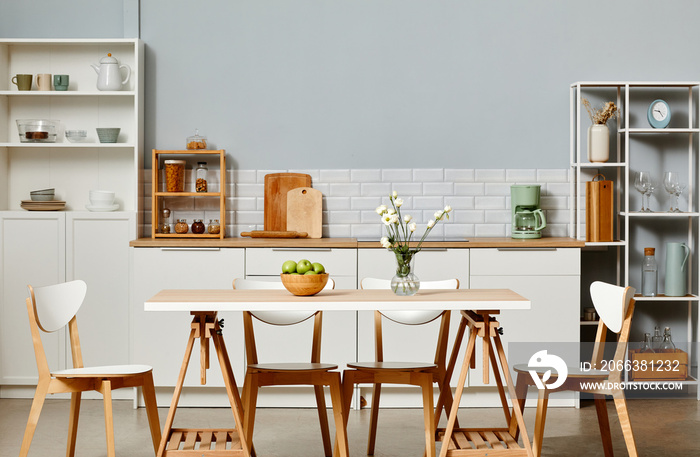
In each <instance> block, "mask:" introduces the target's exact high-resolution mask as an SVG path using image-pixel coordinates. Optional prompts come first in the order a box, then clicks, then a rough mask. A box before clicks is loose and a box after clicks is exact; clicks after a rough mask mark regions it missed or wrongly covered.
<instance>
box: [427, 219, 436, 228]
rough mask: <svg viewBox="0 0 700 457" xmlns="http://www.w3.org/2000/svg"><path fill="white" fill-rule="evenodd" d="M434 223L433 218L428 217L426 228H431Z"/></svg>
mask: <svg viewBox="0 0 700 457" xmlns="http://www.w3.org/2000/svg"><path fill="white" fill-rule="evenodd" d="M434 225H435V219H430V220H429V221H428V228H433V226H434Z"/></svg>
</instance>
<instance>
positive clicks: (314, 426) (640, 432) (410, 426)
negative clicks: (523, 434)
mask: <svg viewBox="0 0 700 457" xmlns="http://www.w3.org/2000/svg"><path fill="white" fill-rule="evenodd" d="M628 403H629V409H630V417H631V420H632V426H633V428H634V433H635V438H636V441H637V448H638V451H639V455H640V456H641V457H644V456H647V457H661V456H671V455H673V456H680V457H685V456H698V455H700V402H698V401H695V400H629V401H628ZM30 405H31V400H16V399H3V400H0V457H10V456H17V455H19V448H20V444H21V441H22V435H23V433H24V427H25V425H26V420H27V416H28V414H29V408H30ZM68 409H69V402H68V401H67V400H47V402H46V404H45V405H44V409H43V411H42V416H41V418H40V420H39V425H38V427H37V431H36V434H35V435H34V440H33V442H32V447H31V449H30V452H29V456H30V457H31V456H35V457H38V456H41V457H53V456H56V457H59V456H64V455H65V452H66V451H65V443H66V434H67V429H68V427H67V418H68ZM608 409H609V412H610V414H609V416H610V422H611V428H612V434H613V442H614V446H615V453H616V455H618V456H625V455H627V452H626V448H625V444H624V441H623V439H622V436H621V433H620V428H619V423H618V422H617V415H616V414H615V411H614V407H613V404H612V402H608ZM167 412H168V411H167V409H166V408H160V409H159V413H160V420H161V425H162V424H163V422H164V421H165V417H166V415H167ZM502 417H503V416H502V412H501V411H500V410H498V409H490V408H489V409H462V410H460V421H461V423H462V426H463V427H469V426H475V425H478V424H481V425H484V424H485V425H490V426H500V425H501V423H502ZM443 420H444V419H443ZM525 420H526V423H527V425H528V426H530V427H532V425H531V424H532V423H533V421H534V409H531V408H527V409H526V413H525ZM368 421H369V412H368V410H362V411H352V412H351V414H350V420H349V423H348V434H349V437H350V452H351V455H352V456H357V457H360V456H364V455H365V446H366V443H367V435H366V434H367V427H368ZM232 423H233V418H232V415H231V412H230V411H229V410H228V409H226V408H179V409H178V412H177V415H176V417H175V426H181V427H190V426H196V427H202V428H207V427H216V426H221V425H222V424H223V425H226V424H232ZM114 424H115V435H116V438H115V440H116V448H117V455H118V456H129V457H141V456H143V457H150V456H153V448H152V444H151V442H150V436H149V433H148V421H147V418H146V411H145V410H144V409H138V410H134V409H132V403H131V402H130V401H115V402H114ZM422 424H423V422H422V415H421V411H420V410H418V409H385V410H382V411H381V412H380V420H379V430H378V438H377V449H376V453H375V455H376V456H377V457H384V456H401V457H404V456H412V455H415V456H417V457H418V456H421V455H422V452H423V447H422V446H423V441H422V440H423V431H422V426H423V425H422ZM530 434H532V430H530ZM254 443H255V447H256V450H257V451H258V455H259V456H261V457H276V456H279V457H282V456H285V457H287V456H289V457H292V456H304V457H307V456H322V455H323V450H322V446H321V439H320V433H319V432H318V417H317V415H316V412H315V410H313V409H260V410H258V413H257V420H256V428H255V436H254ZM438 446H439V445H438ZM438 450H439V448H438ZM542 454H543V455H544V456H557V457H559V456H567V457H569V456H570V457H584V456H585V457H592V456H602V455H603V450H602V447H601V444H600V434H599V431H598V424H597V418H596V413H595V407H594V406H593V404H592V402H586V401H584V402H582V407H581V408H580V409H574V408H550V409H549V411H548V414H547V427H546V432H545V439H544V446H543V452H542ZM105 455H106V447H105V438H104V416H103V409H102V402H101V401H99V400H84V401H83V404H82V408H81V416H80V426H79V429H78V444H77V450H76V456H77V457H101V456H105Z"/></svg>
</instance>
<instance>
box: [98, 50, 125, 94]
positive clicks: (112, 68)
mask: <svg viewBox="0 0 700 457" xmlns="http://www.w3.org/2000/svg"><path fill="white" fill-rule="evenodd" d="M90 66H91V67H92V68H93V69H94V70H95V73H97V89H99V90H121V88H122V86H123V85H124V84H126V83H127V82H128V81H129V77H130V76H131V68H130V67H129V66H128V65H119V61H118V60H117V59H115V58H114V57H112V54H111V53H110V54H107V57H103V58H102V59H100V66H99V67H98V66H97V65H94V64H90ZM122 68H126V78H124V79H123V80H122V74H121V71H120V70H121V69H122Z"/></svg>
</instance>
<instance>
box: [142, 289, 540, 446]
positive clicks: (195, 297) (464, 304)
mask: <svg viewBox="0 0 700 457" xmlns="http://www.w3.org/2000/svg"><path fill="white" fill-rule="evenodd" d="M530 307H531V303H530V301H529V300H528V299H527V298H525V297H522V296H521V295H519V294H517V293H515V292H513V291H512V290H509V289H456V290H419V291H418V293H417V294H416V295H413V296H409V297H406V296H398V295H395V294H394V293H393V292H392V291H390V290H362V289H335V290H323V291H321V292H320V293H318V294H316V295H313V296H294V295H292V294H290V293H289V292H287V291H286V290H273V289H269V290H233V289H226V290H210V289H199V290H197V289H166V290H162V291H160V292H158V293H157V294H156V295H154V296H153V297H151V298H150V299H148V300H147V301H146V302H145V303H144V309H145V310H146V311H159V312H178V311H179V312H189V313H190V314H191V315H193V320H192V324H191V326H190V336H189V339H188V343H187V347H186V351H185V356H184V359H183V363H182V367H181V370H180V374H179V377H178V381H177V383H176V386H175V391H174V393H173V398H172V402H171V405H170V410H169V412H168V417H167V419H166V422H165V425H164V429H163V434H162V439H161V443H160V447H159V450H158V453H157V457H195V456H196V457H219V456H221V457H229V456H231V457H233V456H235V457H238V456H246V457H248V456H250V455H251V450H252V448H253V444H252V443H250V442H247V440H246V438H245V434H244V433H243V431H242V427H241V424H243V416H244V411H243V407H242V403H241V398H240V395H239V392H238V387H237V384H236V380H235V378H234V375H233V370H232V368H231V363H230V360H229V357H228V352H227V350H226V345H225V343H224V339H223V337H222V334H221V333H222V332H221V327H222V326H221V325H220V321H219V320H218V318H217V317H218V313H219V312H226V311H289V310H290V309H294V310H298V311H316V310H319V311H324V312H332V311H374V310H380V311H389V310H459V311H460V312H461V315H462V319H461V322H460V327H459V330H458V332H457V339H458V340H457V341H456V344H455V347H459V344H460V343H461V341H462V339H463V338H465V334H466V333H467V332H465V330H466V329H468V330H469V332H468V335H469V336H468V340H467V350H466V352H465V356H464V360H463V361H462V364H461V370H460V376H459V382H458V385H457V388H456V392H455V396H454V405H459V404H460V399H461V396H462V393H463V390H464V386H465V384H466V379H467V373H468V371H469V369H470V368H474V353H475V343H476V339H477V338H481V339H482V340H483V346H482V350H483V351H484V357H483V361H484V362H483V363H484V366H483V376H484V379H485V380H487V379H488V370H489V366H490V369H491V370H492V373H493V375H494V381H495V384H496V386H497V387H498V390H499V394H500V398H501V401H502V403H503V409H504V414H505V420H506V426H505V427H498V428H484V429H479V428H469V429H462V428H458V427H456V423H457V410H458V409H459V408H458V407H455V408H452V410H451V411H450V414H449V417H448V421H447V426H446V428H445V429H440V430H436V433H435V436H436V439H440V440H441V441H442V447H441V450H440V456H441V457H448V456H450V457H452V456H454V457H461V456H495V455H498V456H513V457H518V456H528V457H532V455H533V454H532V446H531V445H530V441H529V438H528V435H527V432H526V428H525V423H524V420H523V415H522V410H521V409H520V407H519V405H518V402H515V401H513V402H512V403H513V405H512V414H511V413H510V412H509V407H508V404H507V401H506V396H505V392H506V390H507V392H508V394H509V395H510V398H516V396H515V386H514V384H513V380H512V377H511V374H510V372H509V369H508V364H507V361H506V357H505V352H504V350H503V345H502V343H501V340H500V336H499V332H500V324H499V323H498V321H497V320H496V319H495V318H494V316H495V315H498V314H499V313H500V312H501V311H504V310H523V309H530ZM197 339H199V340H200V361H201V364H200V378H201V383H202V384H206V370H207V368H208V367H209V341H210V340H211V342H212V343H213V345H214V349H215V353H216V356H217V357H218V360H219V365H220V367H221V370H222V374H223V378H224V384H225V386H226V392H227V394H228V398H229V402H230V405H231V409H232V412H233V418H234V421H235V424H236V428H234V429H230V428H229V429H224V428H222V429H218V428H217V429H196V428H173V420H174V417H175V412H176V409H177V405H178V402H179V398H180V394H181V392H182V387H183V384H184V380H185V374H186V372H187V368H188V364H189V359H190V356H191V354H192V351H193V348H194V343H195V340H197ZM456 361H457V353H456V351H453V354H452V357H451V358H450V366H448V373H449V374H451V373H452V371H453V369H454V368H455V364H456ZM489 362H490V363H489ZM336 408H338V410H336ZM333 409H334V415H336V414H344V415H345V418H347V412H344V411H342V405H341V404H336V403H335V402H334V403H333ZM335 417H336V438H337V443H338V446H337V451H338V455H340V456H341V457H348V456H349V451H348V441H347V434H346V430H345V422H344V421H342V420H341V421H340V422H338V417H339V416H337V415H336V416H335ZM437 419H439V418H436V423H437ZM518 435H520V436H521V437H522V441H523V445H522V446H520V445H519V444H518ZM432 455H435V451H434V448H433V453H432Z"/></svg>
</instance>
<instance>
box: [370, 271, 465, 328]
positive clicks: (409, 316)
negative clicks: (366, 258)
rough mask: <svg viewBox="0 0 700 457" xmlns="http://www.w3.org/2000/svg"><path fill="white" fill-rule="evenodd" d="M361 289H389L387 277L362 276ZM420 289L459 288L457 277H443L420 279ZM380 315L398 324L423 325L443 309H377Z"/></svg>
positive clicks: (436, 316)
mask: <svg viewBox="0 0 700 457" xmlns="http://www.w3.org/2000/svg"><path fill="white" fill-rule="evenodd" d="M360 287H362V288H363V289H390V288H391V281H390V280H389V279H377V278H364V279H362V282H361V283H360ZM420 288H421V289H425V290H428V289H459V280H458V279H445V280H440V281H421V283H420ZM379 312H380V313H382V316H384V317H386V318H387V319H389V320H392V321H394V322H396V323H398V324H404V325H423V324H427V323H428V322H432V321H434V320H435V319H437V318H438V317H440V316H441V315H442V313H443V312H444V311H439V310H437V311H435V310H433V311H421V310H413V311H379Z"/></svg>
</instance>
